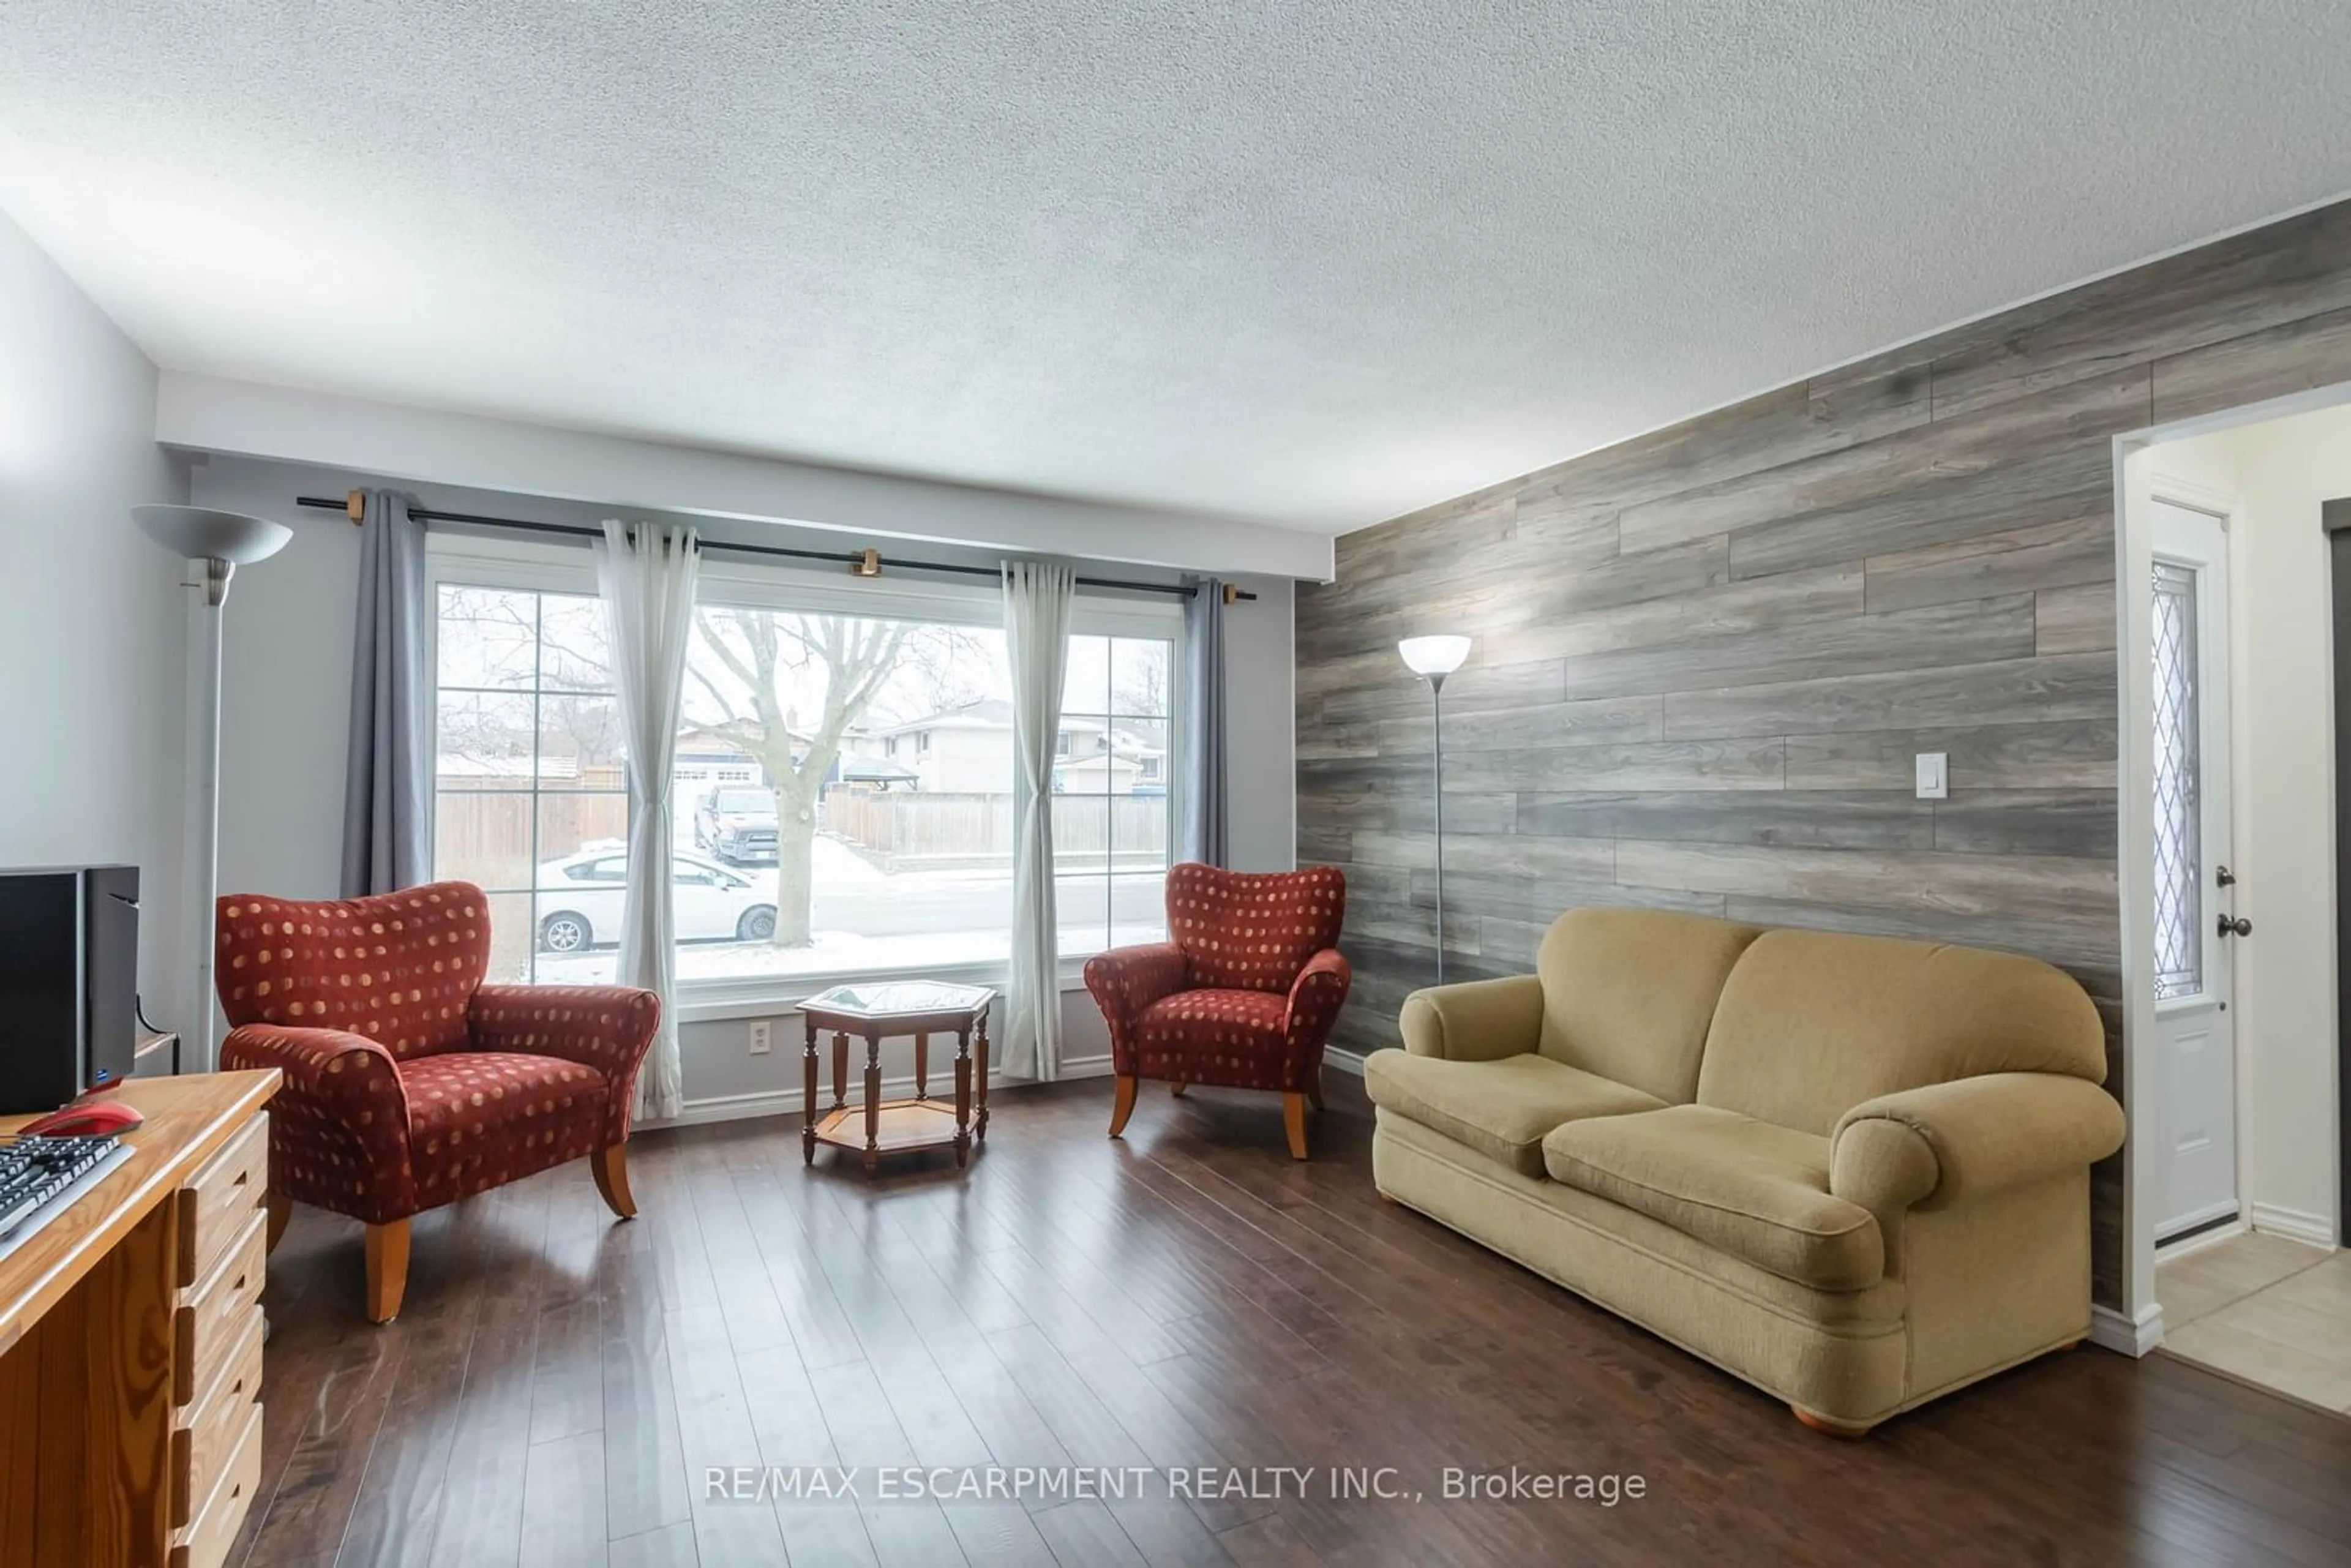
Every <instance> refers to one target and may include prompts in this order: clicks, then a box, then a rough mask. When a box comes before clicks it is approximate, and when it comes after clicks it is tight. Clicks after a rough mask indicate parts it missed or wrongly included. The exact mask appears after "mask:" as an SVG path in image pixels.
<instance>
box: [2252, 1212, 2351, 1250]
mask: <svg viewBox="0 0 2351 1568" xmlns="http://www.w3.org/2000/svg"><path fill="white" fill-rule="evenodd" d="M2248 1218H2251V1219H2252V1224H2253V1228H2254V1229H2256V1230H2258V1231H2261V1232H2262V1234H2264V1235H2268V1236H2283V1237H2284V1238H2285V1239H2287V1240H2289V1241H2307V1242H2309V1243H2310V1244H2311V1245H2312V1246H2313V1247H2325V1248H2332V1247H2333V1246H2334V1245H2335V1221H2333V1220H2331V1219H2329V1218H2326V1216H2325V1215H2323V1214H2307V1213H2304V1211H2303V1210H2301V1209H2299V1208H2283V1207H2279V1206H2278V1205H2276V1204H2274V1203H2257V1204H2254V1205H2253V1206H2252V1209H2251V1210H2250V1211H2249V1214H2248Z"/></svg>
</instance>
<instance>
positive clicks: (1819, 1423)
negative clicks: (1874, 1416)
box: [1788, 1405, 1870, 1438]
mask: <svg viewBox="0 0 2351 1568" xmlns="http://www.w3.org/2000/svg"><path fill="white" fill-rule="evenodd" d="M1788 1408H1789V1410H1790V1411H1791V1412H1792V1414H1793V1415H1794V1416H1795V1417H1796V1419H1797V1420H1799V1421H1802V1423H1803V1424H1804V1425H1805V1426H1807V1427H1811V1428H1812V1429H1813V1431H1815V1432H1823V1433H1826V1434H1827V1435H1828V1436H1830V1437H1847V1438H1852V1437H1868V1436H1869V1430H1870V1429H1869V1428H1868V1427H1849V1426H1847V1425H1845V1423H1844V1422H1843V1421H1832V1420H1830V1419H1829V1418H1828V1417H1827V1416H1815V1415H1813V1413H1812V1412H1811V1411H1809V1410H1806V1409H1803V1408H1802V1407H1801V1406H1795V1405H1791V1406H1788Z"/></svg>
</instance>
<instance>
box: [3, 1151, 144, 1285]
mask: <svg viewBox="0 0 2351 1568" xmlns="http://www.w3.org/2000/svg"><path fill="white" fill-rule="evenodd" d="M130 1157H131V1145H128V1144H126V1143H124V1142H123V1141H122V1140H121V1139H120V1138H117V1137H113V1136H111V1135H107V1136H99V1137H79V1138H15V1139H11V1140H10V1141H8V1142H6V1143H0V1257H5V1256H6V1255H7V1254H8V1253H10V1252H13V1251H15V1250H16V1248H17V1247H18V1246H20V1245H22V1244H23V1243H24V1242H25V1241H26V1239H29V1238H30V1237H31V1236H32V1235H33V1233H34V1232H36V1231H37V1230H39V1229H40V1228H41V1227H43V1226H44V1225H47V1223H48V1222H49V1221H50V1220H52V1219H54V1218H57V1216H58V1215H59V1214H62V1213H63V1212H65V1210H66V1209H67V1208H68V1207H70V1206H71V1204H72V1202H73V1200H74V1199H75V1198H77V1197H80V1196H81V1195H82V1194H83V1193H84V1192H86V1191H88V1190H89V1188H90V1187H93V1186H97V1185H98V1183H99V1180H100V1179H102V1178H103V1177H104V1176H106V1175H107V1173H108V1172H110V1171H111V1170H113V1169H114V1167H115V1166H119V1165H120V1164H121V1163H122V1162H123V1161H124V1160H127V1159H129V1158H130Z"/></svg>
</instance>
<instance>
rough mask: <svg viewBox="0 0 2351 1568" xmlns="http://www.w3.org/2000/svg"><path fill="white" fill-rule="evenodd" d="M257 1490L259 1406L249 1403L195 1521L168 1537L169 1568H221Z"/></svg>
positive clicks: (259, 1487) (259, 1457)
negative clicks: (169, 1540) (226, 1457)
mask: <svg viewBox="0 0 2351 1568" xmlns="http://www.w3.org/2000/svg"><path fill="white" fill-rule="evenodd" d="M259 1490H261V1406H259V1405H257V1404H256V1405H254V1406H250V1407H249V1408H248V1410H247V1413H246V1417H245V1426H244V1429H243V1430H242V1431H241V1432H240V1433H239V1434H238V1436H237V1439H236V1446H235V1448H232V1449H230V1450H229V1457H228V1462H227V1463H226V1464H225V1466H224V1467H223V1468H222V1470H221V1479H220V1484H218V1485H217V1486H215V1487H214V1488H213V1492H212V1496H210V1497H208V1498H206V1499H205V1500H204V1507H203V1508H202V1509H200V1510H199V1511H197V1513H196V1519H195V1522H194V1523H193V1524H191V1525H189V1526H188V1527H187V1529H185V1530H183V1531H177V1532H176V1533H175V1534H174V1535H173V1537H172V1568H221V1564H223V1563H226V1562H227V1561H228V1549H229V1548H230V1547H231V1546H232V1545H234V1544H235V1542H236V1532H237V1527H238V1526H240V1525H242V1524H243V1523H244V1522H245V1515H246V1510H247V1509H250V1508H251V1507H252V1506H253V1494H254V1493H256V1491H259Z"/></svg>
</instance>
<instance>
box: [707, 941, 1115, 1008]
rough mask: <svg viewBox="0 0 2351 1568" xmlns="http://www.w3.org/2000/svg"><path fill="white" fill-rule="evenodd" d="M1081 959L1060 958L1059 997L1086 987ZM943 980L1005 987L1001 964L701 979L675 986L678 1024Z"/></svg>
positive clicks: (797, 1006) (1083, 964)
mask: <svg viewBox="0 0 2351 1568" xmlns="http://www.w3.org/2000/svg"><path fill="white" fill-rule="evenodd" d="M1085 962H1086V961H1085V959H1084V958H1083V957H1080V958H1074V959H1072V958H1067V957H1065V958H1063V959H1062V960H1061V977H1060V984H1059V987H1058V989H1059V990H1060V991H1061V994H1062V995H1064V996H1067V995H1069V994H1071V992H1073V991H1082V990H1084V989H1085V988H1086V980H1085ZM884 979H924V980H945V981H947V982H948V983H950V984H953V985H959V986H987V987H991V988H994V989H995V990H996V991H998V993H999V994H1000V993H1001V992H1002V991H1003V989H1004V988H1005V985H1006V983H1007V979H1008V976H1007V975H1006V972H1005V968H1004V966H1003V965H1001V964H993V963H989V964H936V965H931V966H928V967H924V968H919V969H904V970H891V971H884V972H883V973H878V974H877V973H872V972H870V971H858V972H844V973H841V974H810V975H789V976H777V975H763V976H761V977H759V978H758V979H756V980H701V981H695V982H690V983H688V984H685V985H682V986H680V987H679V988H678V993H679V998H678V1003H677V1006H676V1008H675V1009H674V1011H675V1013H676V1015H677V1021H678V1022H680V1023H682V1024H688V1023H723V1022H727V1021H731V1020H734V1019H765V1018H785V1017H789V1016H790V1015H793V1014H796V1013H798V1012H799V1010H800V1003H801V1002H802V1001H803V1000H804V999H806V998H810V997H812V996H814V995H816V994H817V993H818V992H819V991H821V990H825V989H828V988H831V987H833V986H845V985H852V984H854V983H856V982H858V981H862V980H884Z"/></svg>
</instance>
